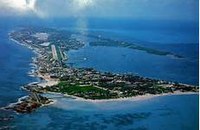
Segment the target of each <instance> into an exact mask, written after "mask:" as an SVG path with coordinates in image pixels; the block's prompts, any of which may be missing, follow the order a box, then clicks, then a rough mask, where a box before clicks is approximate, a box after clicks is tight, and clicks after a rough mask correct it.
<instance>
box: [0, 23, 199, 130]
mask: <svg viewBox="0 0 200 130" xmlns="http://www.w3.org/2000/svg"><path fill="white" fill-rule="evenodd" d="M0 23H1V22H0ZM6 23H7V21H6V22H5V21H3V22H2V23H1V24H0V28H1V29H0V69H1V72H0V107H3V106H5V105H8V104H10V103H12V102H16V101H17V100H18V98H20V97H22V96H25V95H27V93H26V92H24V91H22V90H21V89H20V86H22V85H24V84H26V83H29V82H33V81H37V79H35V78H32V77H29V76H28V74H27V73H28V72H29V71H30V70H31V69H32V67H31V65H29V64H30V63H31V61H32V60H31V57H33V56H34V54H33V52H31V50H29V49H27V48H26V47H23V46H20V45H17V44H16V43H14V42H12V41H9V39H8V35H7V34H8V32H9V31H10V30H12V29H13V28H15V27H18V26H21V25H24V24H25V25H38V24H39V25H45V26H51V27H54V26H55V27H59V28H61V27H64V28H66V26H67V25H66V26H64V25H65V23H63V22H60V23H62V24H60V25H57V24H58V23H54V24H52V23H46V24H45V23H44V21H43V22H39V23H38V22H37V21H31V20H30V22H26V23H24V22H23V21H20V20H16V25H15V24H14V23H13V21H8V23H9V24H8V25H7V24H6ZM102 24H104V23H102ZM11 25H12V26H11ZM69 25H71V24H69ZM106 25H107V24H106ZM98 26H99V25H98ZM98 26H97V25H91V26H90V28H92V27H95V28H97V27H98ZM115 26H118V25H115ZM131 26H133V25H131ZM100 27H108V25H107V26H104V25H101V26H100ZM111 27H112V28H114V27H113V25H111ZM112 28H111V29H110V31H106V32H105V30H104V29H103V31H101V32H100V31H97V30H95V32H96V34H99V33H103V34H104V35H105V36H107V37H112V38H119V39H121V38H122V37H123V40H130V41H135V39H137V40H138V42H139V43H141V44H147V42H141V38H144V39H143V40H145V37H143V35H144V34H145V36H146V35H148V34H149V33H150V32H149V33H148V32H146V33H145V32H144V31H143V32H142V33H138V34H137V33H135V34H137V35H134V36H133V35H131V34H130V31H128V29H127V25H126V26H125V25H124V29H122V28H123V26H122V28H117V29H119V30H120V29H121V31H119V30H118V31H119V32H117V33H115V34H113V30H112ZM108 29H109V28H108ZM132 29H133V28H132ZM100 30H102V29H100ZM122 30H123V31H122ZM124 30H127V31H128V33H125V32H124ZM154 31H155V30H154ZM93 32H94V31H93ZM108 32H109V33H108ZM110 32H112V33H110ZM114 32H115V31H114ZM120 32H123V35H122V33H120ZM172 32H173V31H172ZM157 33H159V32H156V33H155V34H157ZM177 33H178V32H177ZM184 33H185V32H184ZM118 34H120V35H121V37H119V35H118ZM127 34H129V35H127ZM167 34H168V35H166V37H168V38H169V37H170V35H171V34H170V35H169V33H167ZM191 34H195V31H193V30H192V31H191ZM185 36H187V35H186V34H184V35H183V34H179V36H177V38H178V39H179V42H180V41H182V42H183V41H187V45H186V44H184V45H183V46H182V45H180V44H173V45H172V46H173V47H172V46H171V44H172V43H171V41H167V42H170V43H171V44H170V45H169V44H166V43H165V44H164V43H162V44H164V45H165V47H164V48H163V45H160V44H156V46H155V45H153V44H148V46H153V47H155V48H161V49H167V50H172V51H173V52H177V53H181V54H183V55H184V56H186V57H187V60H177V59H170V58H167V57H160V56H155V55H149V54H146V53H144V52H140V51H133V50H129V49H126V48H107V47H89V46H86V47H85V48H82V49H80V50H78V51H71V52H69V58H70V59H69V62H73V63H74V65H75V66H77V67H84V66H85V67H94V68H96V69H98V70H102V71H113V72H119V73H126V72H131V73H137V74H139V75H144V76H147V77H155V78H162V79H166V80H175V81H180V82H186V83H191V84H197V83H198V75H197V72H198V71H197V70H198V66H197V65H198V63H197V61H198V54H197V52H198V49H197V46H198V45H197V44H195V45H194V44H192V43H195V42H196V40H195V39H196V37H195V35H188V37H187V38H185ZM155 37H156V35H154V36H153V35H152V37H151V36H150V35H148V36H146V40H147V41H148V40H150V39H155ZM162 37H164V34H162ZM168 38H166V39H168ZM177 38H176V39H177ZM185 39H188V40H185ZM191 39H192V40H191ZM86 40H87V39H86ZM156 41H157V42H162V40H156ZM163 41H164V39H163ZM172 41H173V40H172ZM179 42H177V43H179ZM167 46H168V47H167ZM179 46H182V47H179ZM183 50H184V51H183ZM84 58H87V59H86V60H83V59H84ZM186 77H187V78H186ZM55 99H57V102H56V103H55V104H53V105H49V106H46V107H42V108H40V109H38V110H36V111H35V112H33V113H31V114H16V113H13V112H8V111H2V110H1V111H0V117H1V116H5V115H7V116H13V117H14V119H12V120H11V121H8V122H0V128H2V127H3V126H12V128H13V129H17V130H22V129H24V130H26V129H28V130H41V129H45V130H46V129H48V130H55V129H56V130H59V129H60V130H76V129H77V130H80V129H81V130H95V129H97V130H101V129H106V130H113V129H114V130H115V129H116V130H191V129H192V130H197V129H198V125H199V124H198V121H199V119H198V113H199V110H198V95H175V96H163V97H157V98H153V99H148V100H142V101H123V102H104V103H90V102H82V101H77V100H74V99H67V98H63V97H61V96H56V98H55Z"/></svg>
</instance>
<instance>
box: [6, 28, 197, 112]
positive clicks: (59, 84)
mask: <svg viewBox="0 0 200 130" xmlns="http://www.w3.org/2000/svg"><path fill="white" fill-rule="evenodd" d="M9 36H10V38H11V39H12V40H13V41H15V42H17V43H19V44H21V45H24V46H27V47H28V48H31V49H32V50H33V51H34V52H36V54H37V56H36V57H35V58H34V61H33V62H34V64H36V65H37V70H36V71H35V72H34V73H33V74H34V75H35V76H37V77H40V78H41V79H42V81H41V82H40V83H32V84H28V85H25V86H24V87H23V88H24V89H25V90H26V91H28V92H29V93H30V95H29V96H28V97H26V98H25V99H23V100H21V101H20V102H18V103H16V104H15V105H12V106H8V107H7V109H12V110H15V111H17V112H19V113H29V112H32V111H33V110H35V109H36V108H38V107H40V106H42V105H45V104H49V103H50V102H51V99H48V98H46V97H43V95H42V94H43V93H52V92H53V93H59V94H64V95H65V94H67V95H71V96H75V97H79V98H83V99H90V100H102V99H108V100H109V99H118V98H128V97H136V96H139V95H147V94H151V95H158V94H168V93H170V94H173V93H176V92H181V93H184V92H198V91H199V88H198V87H197V86H192V85H185V84H181V83H174V82H168V81H164V80H157V79H151V78H146V77H141V76H138V75H133V74H115V73H111V72H100V71H97V70H95V69H93V68H74V67H73V66H70V65H69V64H67V63H66V61H67V59H68V57H67V51H69V50H77V49H80V48H82V47H83V46H84V45H85V43H84V42H83V41H81V40H80V37H83V36H87V37H90V38H91V42H90V43H89V45H92V46H118V47H127V48H130V49H137V50H141V51H145V52H147V53H151V54H154V55H160V56H167V55H173V56H175V57H178V58H181V56H179V55H176V54H173V53H171V52H163V51H160V50H155V49H151V48H147V47H142V46H139V45H135V44H130V43H127V42H120V41H115V40H111V39H106V38H102V37H99V36H90V35H82V34H77V33H72V32H68V31H64V30H57V29H51V28H41V27H26V28H21V29H18V30H15V31H12V32H11V33H10V34H9Z"/></svg>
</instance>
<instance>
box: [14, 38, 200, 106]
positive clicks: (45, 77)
mask: <svg viewBox="0 0 200 130" xmlns="http://www.w3.org/2000/svg"><path fill="white" fill-rule="evenodd" d="M10 39H11V41H13V42H15V43H17V44H19V45H22V46H25V47H27V48H29V49H31V50H32V51H33V53H35V54H36V55H35V56H33V57H32V62H31V63H30V65H31V66H33V67H34V68H32V70H31V71H30V72H29V73H28V75H29V76H34V77H36V78H39V79H41V80H39V81H38V83H37V85H38V86H39V87H42V88H45V87H47V86H52V85H56V84H58V83H59V80H58V79H52V78H50V75H49V74H41V73H40V72H39V70H38V65H37V62H38V61H37V58H38V57H39V56H40V53H39V50H38V49H37V48H34V47H31V46H29V45H27V44H23V43H20V42H18V41H17V40H15V39H13V38H11V37H10ZM45 93H46V92H44V94H45ZM48 93H49V94H50V93H52V92H47V93H46V94H48ZM52 94H61V93H52ZM185 94H188V95H189V94H198V95H199V92H180V91H175V92H174V93H164V94H144V95H138V96H133V97H125V98H114V99H101V100H100V99H97V100H93V99H85V98H81V97H77V96H73V95H68V94H61V95H62V96H63V97H71V98H74V100H77V101H83V102H92V103H100V102H115V101H140V100H147V99H152V98H155V97H161V96H171V95H185ZM48 99H50V100H51V102H50V103H48V104H43V105H42V106H47V105H51V104H54V103H55V102H56V100H55V99H53V98H48ZM42 106H41V107H42Z"/></svg>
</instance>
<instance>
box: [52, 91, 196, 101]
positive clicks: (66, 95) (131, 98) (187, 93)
mask: <svg viewBox="0 0 200 130" xmlns="http://www.w3.org/2000/svg"><path fill="white" fill-rule="evenodd" d="M54 94H59V93H54ZM193 94H197V95H199V93H198V92H175V93H164V94H156V95H153V94H145V95H139V96H134V97H125V98H116V99H102V100H92V99H84V98H80V97H77V96H73V95H68V94H64V97H71V98H73V99H75V100H77V101H84V102H92V103H101V102H117V101H119V102H121V101H140V100H148V99H152V98H156V97H162V96H175V95H193Z"/></svg>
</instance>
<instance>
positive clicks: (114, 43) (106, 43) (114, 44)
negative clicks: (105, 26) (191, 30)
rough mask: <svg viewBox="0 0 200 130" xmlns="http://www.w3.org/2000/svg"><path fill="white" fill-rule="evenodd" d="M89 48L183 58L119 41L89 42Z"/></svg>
mask: <svg viewBox="0 0 200 130" xmlns="http://www.w3.org/2000/svg"><path fill="white" fill-rule="evenodd" d="M90 45H91V46H112V47H125V48H130V49H135V50H140V51H145V52H147V53H149V54H154V55H160V56H167V55H172V56H174V57H176V58H183V57H182V56H180V55H177V54H173V53H171V52H165V51H160V50H156V49H152V48H147V47H143V46H139V45H136V44H132V43H127V42H119V41H111V40H109V41H97V42H90Z"/></svg>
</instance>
